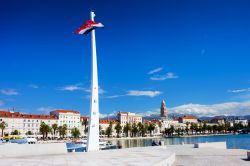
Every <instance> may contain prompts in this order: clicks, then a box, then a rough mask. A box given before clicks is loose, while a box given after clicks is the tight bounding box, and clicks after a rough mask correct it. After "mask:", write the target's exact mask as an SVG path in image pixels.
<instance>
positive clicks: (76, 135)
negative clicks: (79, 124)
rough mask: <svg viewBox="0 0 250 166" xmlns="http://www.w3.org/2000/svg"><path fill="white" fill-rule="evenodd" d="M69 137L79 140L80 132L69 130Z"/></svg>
mask: <svg viewBox="0 0 250 166" xmlns="http://www.w3.org/2000/svg"><path fill="white" fill-rule="evenodd" d="M71 135H72V136H73V137H74V138H79V136H80V131H79V129H78V128H76V127H74V128H73V129H71Z"/></svg>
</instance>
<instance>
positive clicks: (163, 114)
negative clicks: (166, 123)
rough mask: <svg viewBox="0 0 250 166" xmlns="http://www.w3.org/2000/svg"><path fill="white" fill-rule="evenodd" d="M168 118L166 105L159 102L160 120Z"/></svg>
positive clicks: (163, 102)
mask: <svg viewBox="0 0 250 166" xmlns="http://www.w3.org/2000/svg"><path fill="white" fill-rule="evenodd" d="M167 117H168V110H167V107H166V103H165V101H164V100H162V102H161V118H167Z"/></svg>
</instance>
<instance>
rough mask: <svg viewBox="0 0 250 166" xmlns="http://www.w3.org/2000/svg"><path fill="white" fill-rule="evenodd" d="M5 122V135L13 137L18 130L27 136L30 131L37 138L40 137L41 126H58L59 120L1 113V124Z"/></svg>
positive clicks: (51, 116)
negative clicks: (12, 134) (43, 124)
mask: <svg viewBox="0 0 250 166" xmlns="http://www.w3.org/2000/svg"><path fill="white" fill-rule="evenodd" d="M2 121H4V122H5V123H6V128H5V130H4V133H5V134H8V135H11V133H12V132H13V131H14V130H17V131H18V132H19V133H20V134H21V135H25V134H26V133H27V132H28V131H30V132H32V133H33V134H34V135H36V136H41V135H40V125H41V123H42V122H44V123H46V124H47V125H49V126H50V127H51V126H52V124H56V123H57V122H58V119H57V118H56V117H55V116H53V115H38V114H22V113H19V112H11V111H0V123H1V122H2Z"/></svg>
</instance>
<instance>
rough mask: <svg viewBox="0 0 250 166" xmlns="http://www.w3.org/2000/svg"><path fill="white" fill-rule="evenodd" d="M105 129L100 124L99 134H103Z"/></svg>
mask: <svg viewBox="0 0 250 166" xmlns="http://www.w3.org/2000/svg"><path fill="white" fill-rule="evenodd" d="M103 131H104V130H103V129H102V126H101V125H99V135H103V134H102V133H103Z"/></svg>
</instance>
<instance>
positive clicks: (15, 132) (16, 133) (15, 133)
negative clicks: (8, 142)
mask: <svg viewBox="0 0 250 166" xmlns="http://www.w3.org/2000/svg"><path fill="white" fill-rule="evenodd" d="M18 134H19V131H18V130H14V131H12V132H11V135H18Z"/></svg>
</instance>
